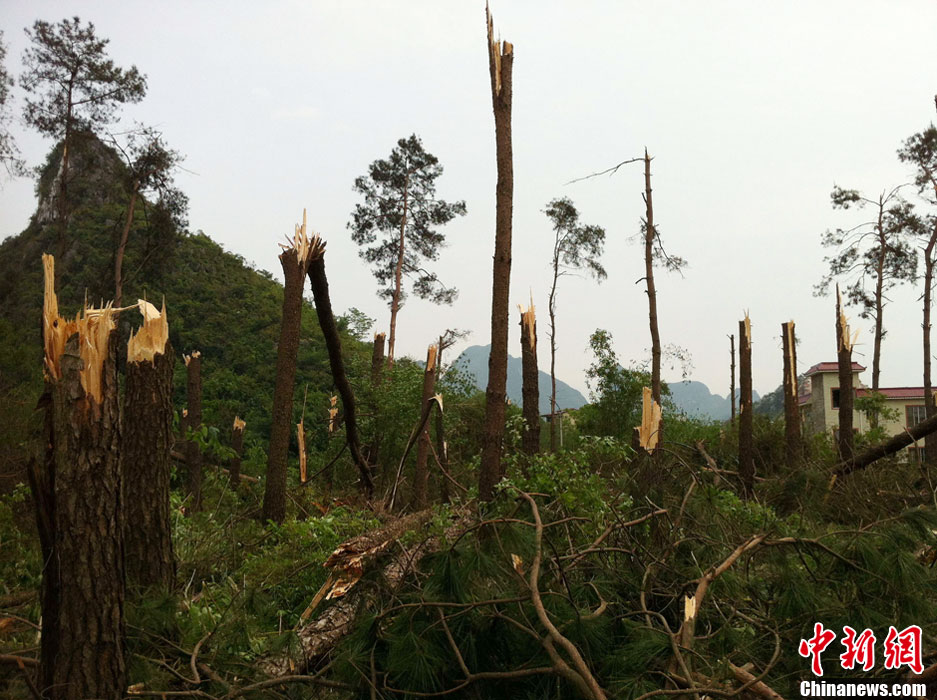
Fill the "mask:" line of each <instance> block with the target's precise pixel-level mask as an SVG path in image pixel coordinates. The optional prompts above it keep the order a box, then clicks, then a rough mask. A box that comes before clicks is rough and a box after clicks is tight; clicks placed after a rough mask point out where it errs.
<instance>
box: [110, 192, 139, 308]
mask: <svg viewBox="0 0 937 700" xmlns="http://www.w3.org/2000/svg"><path fill="white" fill-rule="evenodd" d="M139 189H140V185H139V182H134V187H133V192H132V193H131V195H130V204H129V205H128V207H127V218H126V220H125V221H124V230H123V231H121V232H120V243H118V245H117V253H116V254H115V255H114V306H115V307H116V308H118V309H119V308H120V304H121V301H122V300H123V296H124V285H123V267H124V253H125V252H126V250H127V241H128V239H129V238H130V226H131V225H132V224H133V210H134V207H135V206H136V203H137V194H138V192H139Z"/></svg>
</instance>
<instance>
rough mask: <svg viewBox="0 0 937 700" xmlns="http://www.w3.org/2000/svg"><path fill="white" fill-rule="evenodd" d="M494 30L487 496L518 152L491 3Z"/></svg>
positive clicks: (482, 475) (483, 484)
mask: <svg viewBox="0 0 937 700" xmlns="http://www.w3.org/2000/svg"><path fill="white" fill-rule="evenodd" d="M485 15H486V24H487V29H488V70H489V73H490V76H491V104H492V109H493V110H494V116H495V148H496V154H497V166H498V184H497V186H496V188H495V199H496V203H495V254H494V264H493V270H492V287H491V352H490V354H489V356H488V387H487V390H486V391H485V432H484V439H483V443H482V456H481V469H480V471H479V476H478V492H479V496H480V497H481V499H482V500H485V501H490V500H491V499H492V498H493V497H494V486H495V484H496V483H498V481H499V480H500V479H501V476H502V472H501V444H502V441H503V440H504V402H505V394H506V386H507V372H508V315H509V311H508V302H509V295H510V291H511V216H512V210H513V206H514V156H513V149H512V146H511V93H512V73H513V66H514V47H513V46H512V45H511V44H510V43H509V42H507V41H504V42H499V41H496V40H495V37H494V24H493V22H492V19H491V13H490V12H489V11H488V7H487V6H486V7H485Z"/></svg>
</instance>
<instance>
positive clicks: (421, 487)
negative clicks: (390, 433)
mask: <svg viewBox="0 0 937 700" xmlns="http://www.w3.org/2000/svg"><path fill="white" fill-rule="evenodd" d="M438 351H439V348H438V346H436V345H430V346H429V348H428V349H427V351H426V366H425V367H424V368H423V393H422V395H421V397H420V411H422V410H423V406H425V405H426V404H427V403H429V401H430V400H432V398H433V394H434V393H435V388H436V353H437V352H438ZM429 451H430V441H429V421H427V422H426V424H425V425H424V426H423V430H422V431H420V437H419V441H418V442H417V446H416V469H415V471H414V474H413V507H414V509H415V510H422V509H423V508H425V507H426V502H427V494H428V491H429V470H428V469H427V468H426V464H427V460H428V458H429Z"/></svg>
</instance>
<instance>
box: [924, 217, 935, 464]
mask: <svg viewBox="0 0 937 700" xmlns="http://www.w3.org/2000/svg"><path fill="white" fill-rule="evenodd" d="M935 246H937V223H935V224H934V231H933V233H931V236H930V239H929V240H928V241H927V247H926V248H925V249H924V323H923V329H924V342H923V346H924V415H925V416H926V417H927V418H933V417H934V416H937V406H935V402H934V392H933V388H932V387H931V349H930V330H931V323H930V311H931V295H932V293H933V287H934V247H935ZM924 458H925V460H926V462H927V463H928V464H934V463H937V436H935V435H933V434H932V433H928V435H927V436H926V437H925V438H924Z"/></svg>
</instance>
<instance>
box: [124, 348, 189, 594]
mask: <svg viewBox="0 0 937 700" xmlns="http://www.w3.org/2000/svg"><path fill="white" fill-rule="evenodd" d="M132 347H133V339H131V341H130V346H129V347H128V353H127V379H126V382H125V390H124V402H123V404H124V418H123V420H124V423H123V425H124V428H123V431H122V435H121V453H120V460H121V469H122V470H123V478H124V503H125V504H126V513H127V517H126V521H125V528H124V541H125V552H126V566H127V580H128V582H130V583H131V584H136V585H139V586H157V587H159V588H161V589H163V590H165V591H169V590H171V589H172V588H173V586H174V583H175V578H176V563H175V559H174V558H173V553H172V524H171V522H170V515H169V472H170V465H171V461H172V460H171V457H170V452H171V451H172V444H173V435H172V415H173V408H172V373H173V363H174V362H175V358H174V357H173V354H172V346H171V345H170V344H169V342H168V341H167V342H166V343H165V345H164V346H163V347H162V348H161V351H160V352H159V353H157V354H154V355H153V357H152V360H147V359H134V357H133V356H132V353H131V352H130V349H131V348H132Z"/></svg>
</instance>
